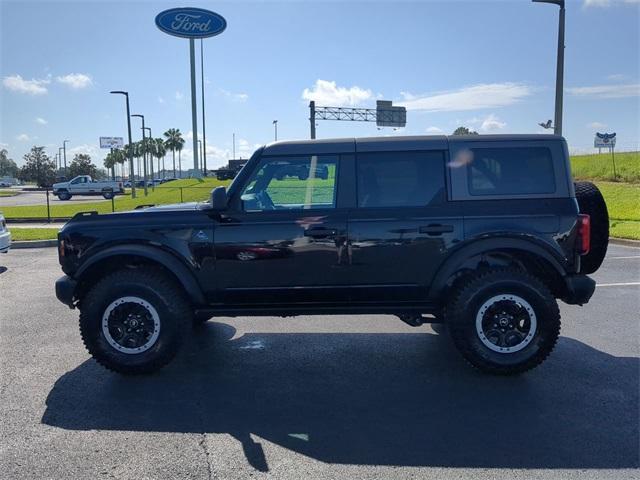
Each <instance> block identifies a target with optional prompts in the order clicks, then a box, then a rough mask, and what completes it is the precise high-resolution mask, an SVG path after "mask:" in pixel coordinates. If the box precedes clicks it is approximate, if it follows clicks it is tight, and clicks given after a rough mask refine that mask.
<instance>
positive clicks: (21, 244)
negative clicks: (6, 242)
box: [11, 240, 58, 250]
mask: <svg viewBox="0 0 640 480" xmlns="http://www.w3.org/2000/svg"><path fill="white" fill-rule="evenodd" d="M57 245H58V240H21V241H18V242H11V248H12V249H14V248H15V249H16V250H18V249H21V248H44V247H55V246H57Z"/></svg>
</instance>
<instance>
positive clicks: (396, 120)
mask: <svg viewBox="0 0 640 480" xmlns="http://www.w3.org/2000/svg"><path fill="white" fill-rule="evenodd" d="M406 124H407V109H406V108H405V107H394V106H393V105H392V104H391V102H390V101H389V100H378V101H377V102H376V125H377V126H378V127H404V126H405V125H406Z"/></svg>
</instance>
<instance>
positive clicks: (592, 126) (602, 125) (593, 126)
mask: <svg viewBox="0 0 640 480" xmlns="http://www.w3.org/2000/svg"><path fill="white" fill-rule="evenodd" d="M587 128H590V129H591V130H604V129H606V128H607V124H606V123H600V122H591V123H589V124H588V125H587Z"/></svg>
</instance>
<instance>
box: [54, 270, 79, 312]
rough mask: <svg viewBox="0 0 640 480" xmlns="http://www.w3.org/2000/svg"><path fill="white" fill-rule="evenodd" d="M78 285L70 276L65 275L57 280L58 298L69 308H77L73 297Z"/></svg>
mask: <svg viewBox="0 0 640 480" xmlns="http://www.w3.org/2000/svg"><path fill="white" fill-rule="evenodd" d="M77 285H78V282H76V281H75V280H74V279H73V278H71V277H69V276H68V275H64V276H62V277H60V278H59V279H58V280H56V297H58V300H60V301H61V302H62V303H64V304H65V305H67V306H68V307H69V308H75V305H74V302H73V297H74V295H75V292H76V286H77Z"/></svg>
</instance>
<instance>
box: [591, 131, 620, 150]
mask: <svg viewBox="0 0 640 480" xmlns="http://www.w3.org/2000/svg"><path fill="white" fill-rule="evenodd" d="M593 146H594V147H595V148H614V147H615V146H616V134H615V133H596V136H595V137H594V139H593Z"/></svg>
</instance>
